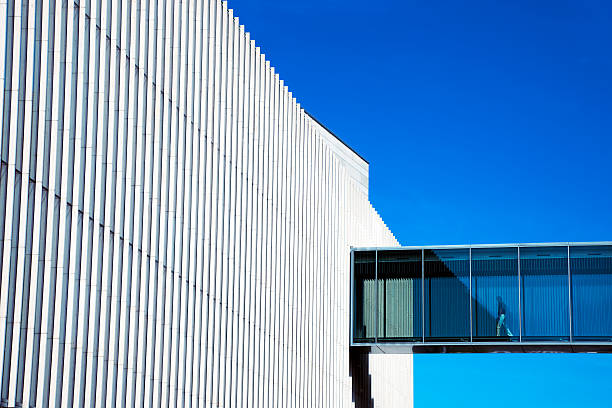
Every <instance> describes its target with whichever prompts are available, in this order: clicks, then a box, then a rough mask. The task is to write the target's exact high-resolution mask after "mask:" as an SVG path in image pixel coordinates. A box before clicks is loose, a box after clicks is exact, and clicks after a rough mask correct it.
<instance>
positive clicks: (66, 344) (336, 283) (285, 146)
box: [0, 0, 412, 407]
mask: <svg viewBox="0 0 612 408" xmlns="http://www.w3.org/2000/svg"><path fill="white" fill-rule="evenodd" d="M0 21H1V22H2V28H0V83H2V85H3V87H4V92H3V93H0V112H1V114H2V134H1V137H2V139H1V173H0V205H1V208H0V238H1V240H2V241H1V243H0V264H1V265H2V277H1V282H0V358H1V364H0V370H1V376H0V377H1V388H2V389H1V403H0V405H2V406H37V407H45V406H101V407H104V406H106V407H115V406H130V407H131V406H139V407H140V406H147V407H149V406H161V407H166V406H179V407H183V406H206V407H211V406H215V407H216V406H224V407H228V406H239V407H242V406H262V407H272V406H275V407H285V406H301V407H315V406H316V407H328V406H350V405H351V404H352V400H353V394H354V391H355V390H354V389H353V378H352V377H351V376H350V364H349V350H348V341H349V333H348V330H349V322H348V318H349V248H350V246H351V245H353V246H374V245H387V246H388V245H395V244H397V242H396V240H395V238H394V237H393V235H392V234H391V233H390V232H389V230H388V228H387V227H386V226H385V225H384V223H383V222H382V220H381V219H380V217H379V216H378V214H377V213H376V212H375V210H374V209H373V208H372V206H371V205H370V203H369V201H368V197H367V170H368V168H367V163H365V162H364V161H363V160H362V159H360V158H359V157H358V156H357V155H355V154H354V153H353V152H351V151H350V150H349V149H348V148H346V147H345V146H344V145H342V144H341V143H338V141H337V140H336V139H335V138H334V136H333V135H331V134H330V133H329V132H327V131H326V130H325V129H324V128H323V127H321V126H320V125H318V124H317V123H315V121H314V120H313V119H312V118H310V117H309V116H308V115H307V114H306V113H305V112H304V111H303V109H301V107H300V105H299V104H298V103H297V102H296V101H295V99H294V98H293V97H292V94H291V92H289V91H288V89H287V88H286V87H285V86H284V84H283V81H282V80H280V79H279V77H278V75H277V74H276V73H275V71H274V68H272V67H271V66H270V63H269V62H268V61H266V59H265V56H264V55H262V54H261V53H260V51H259V48H257V47H256V46H255V44H254V43H253V41H251V40H250V38H249V34H248V33H246V32H245V30H244V27H243V26H241V25H240V24H239V22H238V19H237V18H235V17H234V15H233V12H232V11H231V10H228V8H227V6H226V4H225V3H223V4H222V3H220V2H218V1H216V0H211V1H207V0H204V1H196V0H191V1H182V2H179V1H171V0H168V1H164V0H140V1H127V0H123V1H112V2H111V1H105V0H97V1H96V0H80V1H74V0H68V1H54V0H38V1H34V0H30V1H26V0H23V1H9V2H8V3H7V2H6V1H2V2H0ZM410 363H411V360H409V361H406V362H404V363H401V364H400V367H399V369H398V370H395V371H394V368H393V366H394V365H397V364H398V363H397V361H389V360H380V359H379V357H378V356H376V360H375V361H373V364H370V366H371V367H370V369H369V373H370V375H371V378H370V380H371V382H372V387H371V390H372V392H373V394H374V395H373V398H374V400H375V402H378V401H377V397H376V393H377V392H379V393H383V394H384V395H385V396H384V398H386V400H385V402H387V403H388V405H394V404H397V403H398V402H401V405H402V406H406V404H408V405H411V404H412V396H411V392H412V391H411V389H412V383H411V378H410V377H411V373H412V368H411V365H410ZM398 373H403V374H402V375H403V376H404V377H407V378H406V382H407V384H406V386H405V388H402V387H401V385H400V386H399V387H398V386H394V385H393V384H394V383H393V381H391V380H395V381H396V382H397V379H398ZM385 376H386V377H387V379H385ZM407 390H409V391H407ZM406 392H407V394H406ZM402 393H405V394H406V395H402ZM384 398H383V397H381V398H380V402H383V399H384Z"/></svg>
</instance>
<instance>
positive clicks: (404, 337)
mask: <svg viewBox="0 0 612 408" xmlns="http://www.w3.org/2000/svg"><path fill="white" fill-rule="evenodd" d="M353 256H354V259H355V266H354V268H355V269H354V270H355V277H354V279H355V284H359V283H358V282H359V281H358V280H357V279H358V276H359V275H357V273H356V271H357V270H358V268H363V267H362V266H360V267H358V262H362V260H364V259H368V274H367V285H368V288H371V287H374V286H377V287H378V291H373V290H368V291H357V290H356V291H355V297H354V300H353V307H354V308H355V312H354V316H355V320H354V331H353V341H354V342H355V343H372V342H408V343H410V342H423V341H425V342H428V341H429V342H469V341H475V342H477V341H480V342H483V341H488V342H499V341H502V342H503V341H527V342H528V341H545V342H548V341H553V342H566V341H605V342H609V341H612V323H610V321H608V320H607V319H605V318H604V316H606V315H608V314H609V312H610V311H611V310H612V245H571V246H564V245H552V246H534V245H525V246H521V247H517V246H508V247H501V246H495V247H473V248H471V247H466V248H447V249H429V248H427V249H398V250H384V249H383V250H378V251H367V250H364V251H360V250H355V251H354V255H353ZM375 260H377V261H375ZM373 305H378V309H377V311H372V310H367V308H370V307H372V306H373ZM365 317H367V320H366V319H365ZM363 325H366V326H367V327H368V331H367V333H366V334H367V335H365V334H364V332H363V331H360V330H358V329H357V328H360V327H362V326H363ZM374 328H377V330H376V331H375V330H374Z"/></svg>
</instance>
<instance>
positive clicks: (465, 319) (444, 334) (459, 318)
mask: <svg viewBox="0 0 612 408" xmlns="http://www.w3.org/2000/svg"><path fill="white" fill-rule="evenodd" d="M424 259H425V269H424V274H425V291H424V296H425V341H469V340H470V251H469V250H468V249H426V250H425V258H424Z"/></svg>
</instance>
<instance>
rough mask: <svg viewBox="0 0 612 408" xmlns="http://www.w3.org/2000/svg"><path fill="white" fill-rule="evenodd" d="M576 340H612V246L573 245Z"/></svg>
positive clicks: (571, 262) (574, 327) (573, 295)
mask: <svg viewBox="0 0 612 408" xmlns="http://www.w3.org/2000/svg"><path fill="white" fill-rule="evenodd" d="M570 270H571V275H572V325H573V326H572V328H573V338H574V340H577V341H580V340H594V341H612V319H611V318H610V314H611V313H612V247H611V246H575V247H570Z"/></svg>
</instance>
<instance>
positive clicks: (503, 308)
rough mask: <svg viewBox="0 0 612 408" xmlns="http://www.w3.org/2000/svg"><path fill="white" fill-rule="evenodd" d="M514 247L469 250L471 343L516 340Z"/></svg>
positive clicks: (517, 302) (516, 284) (516, 300)
mask: <svg viewBox="0 0 612 408" xmlns="http://www.w3.org/2000/svg"><path fill="white" fill-rule="evenodd" d="M518 292H519V291H518V250H517V248H478V249H472V298H473V304H472V313H473V317H472V330H473V340H474V341H518V339H519V300H518V299H519V293H518Z"/></svg>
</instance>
